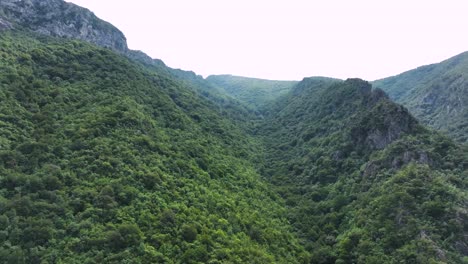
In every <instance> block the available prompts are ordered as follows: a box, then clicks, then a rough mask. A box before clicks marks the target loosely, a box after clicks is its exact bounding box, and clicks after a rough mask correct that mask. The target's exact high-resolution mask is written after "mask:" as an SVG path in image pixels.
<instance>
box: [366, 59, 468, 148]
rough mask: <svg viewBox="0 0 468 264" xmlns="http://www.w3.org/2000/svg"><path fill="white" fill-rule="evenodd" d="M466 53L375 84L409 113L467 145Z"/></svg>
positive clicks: (467, 97) (467, 92) (467, 94)
mask: <svg viewBox="0 0 468 264" xmlns="http://www.w3.org/2000/svg"><path fill="white" fill-rule="evenodd" d="M467 72H468V53H466V52H465V53H462V54H460V55H457V56H455V57H453V58H450V59H448V60H446V61H443V62H441V63H438V64H432V65H427V66H423V67H419V68H417V69H414V70H411V71H408V72H404V73H402V74H399V75H397V76H394V77H389V78H385V79H382V80H377V81H375V82H374V85H375V86H377V87H380V88H382V89H383V90H385V91H386V92H387V93H388V94H389V95H390V96H391V97H392V98H393V99H395V100H396V101H397V102H399V103H401V104H403V105H404V106H405V107H407V108H408V109H409V110H410V112H411V113H412V114H413V115H414V116H415V117H417V118H418V119H419V120H421V121H422V122H423V123H424V124H427V125H429V126H431V127H433V128H435V129H437V130H439V131H443V132H444V133H447V134H448V135H449V136H451V137H452V138H454V139H456V140H457V141H459V142H463V143H466V142H468V118H467V117H468V108H466V106H465V103H464V102H467V101H468V90H467V89H468V88H467V87H468V78H467V75H466V73H467Z"/></svg>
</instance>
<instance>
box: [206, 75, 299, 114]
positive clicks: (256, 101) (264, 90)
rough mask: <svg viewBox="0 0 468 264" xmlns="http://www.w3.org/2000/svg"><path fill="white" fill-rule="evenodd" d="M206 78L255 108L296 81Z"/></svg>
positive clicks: (271, 100)
mask: <svg viewBox="0 0 468 264" xmlns="http://www.w3.org/2000/svg"><path fill="white" fill-rule="evenodd" d="M206 80H207V81H208V82H210V83H212V84H213V85H214V86H217V87H219V89H221V90H222V91H223V92H224V93H226V94H228V95H230V96H232V97H233V98H235V99H237V100H239V101H240V102H242V103H244V104H245V105H246V106H248V107H249V108H251V109H255V110H259V109H261V108H263V107H264V106H265V105H267V104H268V103H271V102H273V101H274V100H275V99H276V98H278V97H280V96H281V95H284V94H286V93H287V92H288V91H289V90H291V88H292V87H293V86H294V85H295V84H297V82H296V81H272V80H264V79H257V78H247V77H240V76H233V75H210V76H208V77H207V78H206Z"/></svg>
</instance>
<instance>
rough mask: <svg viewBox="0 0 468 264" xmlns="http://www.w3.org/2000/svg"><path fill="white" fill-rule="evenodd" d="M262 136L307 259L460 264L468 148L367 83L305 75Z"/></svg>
mask: <svg viewBox="0 0 468 264" xmlns="http://www.w3.org/2000/svg"><path fill="white" fill-rule="evenodd" d="M259 134H262V135H263V136H264V140H265V142H266V146H267V147H266V149H267V150H268V151H267V153H266V163H265V164H266V165H265V166H264V168H263V169H262V172H263V174H264V175H265V177H270V179H271V181H272V183H274V185H276V186H277V191H278V192H279V193H280V194H281V195H282V196H283V197H284V199H285V200H286V204H287V205H288V206H289V210H288V216H289V217H290V219H291V222H292V223H293V225H294V226H295V227H296V228H297V229H298V232H299V234H300V236H301V237H302V238H303V239H304V240H306V241H307V242H306V248H307V250H309V251H310V252H311V253H312V257H311V263H462V259H463V256H466V255H467V254H468V247H467V241H466V236H467V225H466V223H467V222H466V221H467V220H468V215H467V213H466V208H467V199H466V198H467V193H466V187H467V185H466V184H467V177H468V171H467V169H468V151H467V149H466V148H465V149H461V148H460V147H458V146H456V144H454V143H453V142H452V141H451V140H450V139H448V138H446V137H444V136H442V135H440V134H438V133H434V132H431V131H428V130H427V129H426V128H424V127H423V126H421V125H420V124H419V123H418V121H417V120H416V119H414V118H413V117H412V116H411V115H410V114H409V113H408V111H407V110H406V109H405V108H403V107H401V106H399V105H397V104H395V103H393V102H391V101H390V100H389V99H388V98H387V96H386V95H385V94H384V93H383V92H382V91H381V90H378V89H377V90H376V89H372V88H371V85H370V84H369V83H367V82H365V81H362V80H358V79H350V80H347V81H345V82H341V81H336V80H326V79H322V80H320V79H319V80H317V79H305V80H304V81H302V82H301V83H299V84H298V85H297V87H295V88H294V89H293V91H292V92H291V94H289V96H286V97H284V98H283V99H282V101H281V102H278V104H277V105H275V106H274V107H273V108H272V109H271V110H270V116H269V117H267V118H266V120H265V123H264V125H263V127H261V129H260V131H259ZM465 260H466V259H465Z"/></svg>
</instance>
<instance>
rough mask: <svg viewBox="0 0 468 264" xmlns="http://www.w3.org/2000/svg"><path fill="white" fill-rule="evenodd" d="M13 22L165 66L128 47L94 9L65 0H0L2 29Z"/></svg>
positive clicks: (42, 32) (120, 35)
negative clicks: (95, 13) (92, 10)
mask: <svg viewBox="0 0 468 264" xmlns="http://www.w3.org/2000/svg"><path fill="white" fill-rule="evenodd" d="M14 25H18V26H19V27H22V28H26V29H30V30H32V31H35V32H37V33H40V34H44V35H48V36H54V37H66V38H73V39H78V40H83V41H86V42H90V43H92V44H95V45H97V46H101V47H105V48H110V49H112V50H114V51H116V52H118V53H121V54H123V55H125V56H127V57H129V58H131V59H133V60H136V61H139V62H142V63H145V64H151V65H157V66H165V64H164V63H163V62H162V61H161V60H158V59H152V58H151V57H149V56H148V55H146V54H145V53H143V52H141V51H135V50H130V49H128V47H127V40H126V38H125V36H124V34H123V33H122V32H121V31H120V30H119V29H117V28H116V27H114V26H113V25H111V24H110V23H108V22H106V21H103V20H101V19H99V18H98V17H96V15H94V13H93V12H91V11H89V10H88V9H86V8H83V7H80V6H77V5H75V4H73V3H68V2H65V1H63V0H0V31H1V30H8V29H12V28H13V26H14Z"/></svg>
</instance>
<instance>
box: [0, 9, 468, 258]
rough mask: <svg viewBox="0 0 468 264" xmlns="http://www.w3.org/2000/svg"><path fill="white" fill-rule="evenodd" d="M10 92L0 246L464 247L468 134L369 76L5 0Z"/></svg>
mask: <svg viewBox="0 0 468 264" xmlns="http://www.w3.org/2000/svg"><path fill="white" fill-rule="evenodd" d="M223 78H224V79H226V80H227V81H225V82H224V83H223V82H222V81H221V80H222V79H223ZM214 79H218V80H220V81H219V82H218V83H216V81H213V80H214ZM279 83H281V85H279ZM234 84H236V85H237V86H235V85H234ZM238 84H239V85H238ZM240 84H241V85H240ZM283 84H287V85H286V86H288V87H289V88H286V86H283ZM278 87H282V88H278ZM270 92H271V93H270ZM251 97H252V98H253V100H252V98H251ZM249 100H251V101H249ZM0 102H1V104H0V263H382V262H383V263H463V261H465V262H466V256H468V242H467V240H466V238H467V237H468V234H467V230H468V229H467V226H466V223H468V216H467V210H466V208H467V207H468V205H467V202H466V201H467V199H466V197H467V193H466V187H467V178H468V172H467V171H468V170H467V168H468V150H467V147H466V146H465V145H461V144H457V143H455V142H454V141H452V140H451V139H449V138H447V137H445V136H444V135H441V134H439V133H438V132H435V131H432V130H429V129H427V128H426V127H424V125H422V124H421V123H419V121H418V120H417V119H416V118H414V117H413V116H412V115H411V114H410V113H409V112H408V110H407V109H406V108H405V107H403V106H401V105H399V104H396V103H394V102H392V101H391V99H389V98H388V96H387V95H386V94H385V92H383V91H382V90H380V89H376V88H372V86H371V85H370V84H369V83H368V82H365V81H363V80H359V79H349V80H346V81H342V80H336V79H331V78H322V77H320V78H317V77H314V78H305V79H304V80H302V81H301V82H298V83H283V82H276V81H265V80H256V79H250V78H242V77H219V76H218V77H216V76H214V77H210V78H207V79H204V78H203V77H201V76H199V75H197V74H196V73H194V72H190V71H183V70H177V69H171V68H169V67H167V66H166V65H165V64H164V63H163V62H162V61H160V60H153V59H151V58H150V57H148V56H147V55H146V54H144V53H142V52H138V51H132V50H129V49H128V48H127V47H126V41H125V37H124V36H123V34H121V32H120V31H119V30H118V29H116V28H115V27H113V26H112V25H110V24H108V23H106V22H104V21H101V20H99V19H98V18H97V17H95V16H94V15H93V14H92V13H91V12H90V11H89V10H86V9H84V8H80V7H78V6H75V5H72V4H68V3H65V2H63V1H59V0H45V1H39V0H23V1H20V0H18V1H14V0H2V1H0ZM258 110H261V111H258ZM260 113H261V114H260Z"/></svg>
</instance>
